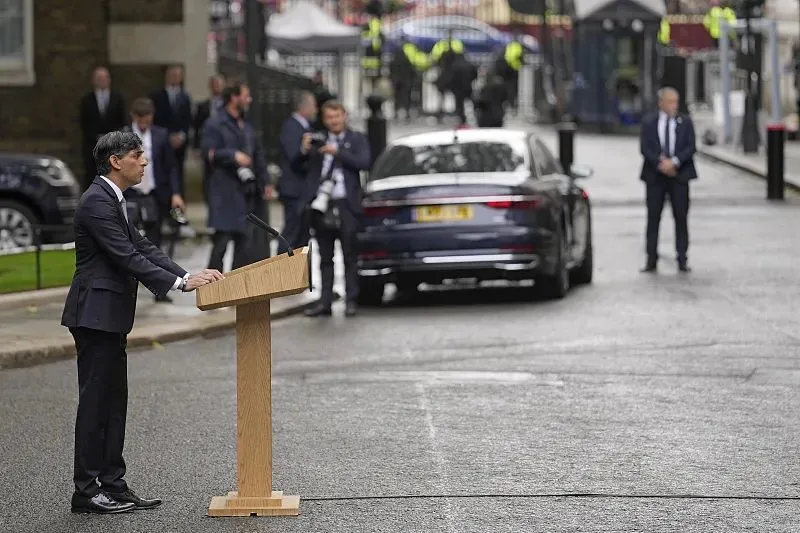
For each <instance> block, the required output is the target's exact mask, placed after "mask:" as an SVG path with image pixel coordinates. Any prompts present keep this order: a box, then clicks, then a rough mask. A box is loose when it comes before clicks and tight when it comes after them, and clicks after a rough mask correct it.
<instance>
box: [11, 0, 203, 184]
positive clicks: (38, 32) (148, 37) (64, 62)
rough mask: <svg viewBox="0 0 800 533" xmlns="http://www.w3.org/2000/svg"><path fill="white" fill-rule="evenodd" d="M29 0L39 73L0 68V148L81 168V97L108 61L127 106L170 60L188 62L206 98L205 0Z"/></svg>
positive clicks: (192, 84) (191, 79) (195, 92)
mask: <svg viewBox="0 0 800 533" xmlns="http://www.w3.org/2000/svg"><path fill="white" fill-rule="evenodd" d="M25 1H26V2H30V3H29V4H26V6H27V7H31V6H32V14H33V24H32V25H31V28H32V44H33V47H32V48H33V57H32V59H33V61H32V65H33V69H32V70H33V71H34V73H35V76H34V77H32V78H31V79H29V80H26V79H24V77H21V76H12V75H11V74H9V73H4V72H3V71H0V102H2V105H0V150H2V151H14V152H35V153H47V154H50V155H54V156H56V157H60V158H62V159H64V160H65V161H66V162H67V163H68V164H69V165H70V166H71V167H72V168H73V169H74V170H77V171H80V169H81V163H80V146H79V142H80V131H79V128H78V102H79V100H80V98H81V97H82V96H83V95H84V94H85V93H86V92H87V91H89V90H90V89H91V83H90V80H91V73H92V70H93V69H94V68H95V67H96V66H98V65H104V66H108V67H109V70H110V72H111V77H112V88H113V89H114V90H117V91H119V92H121V93H122V95H123V97H124V98H125V100H126V104H128V105H130V103H131V102H132V101H133V99H134V98H137V97H139V96H143V95H147V94H149V93H150V92H151V91H152V90H154V89H156V88H158V87H161V85H162V84H163V72H164V67H165V66H166V65H168V64H171V63H179V64H183V65H184V67H185V69H186V78H187V79H186V81H187V90H189V92H190V93H191V94H192V96H193V97H194V99H195V100H199V99H203V98H204V97H205V94H206V91H207V89H206V80H207V78H208V75H209V74H210V73H211V72H210V70H209V68H210V66H209V64H208V61H207V59H206V39H207V35H208V11H207V9H202V8H203V7H204V6H205V7H207V6H206V3H205V2H201V1H199V0H198V1H194V2H193V1H182V0H137V1H136V2H132V1H130V0H103V1H102V2H98V0H69V1H64V0H25ZM98 4H101V5H103V6H104V8H99V9H98ZM184 21H185V22H184ZM4 74H6V75H5V76H4Z"/></svg>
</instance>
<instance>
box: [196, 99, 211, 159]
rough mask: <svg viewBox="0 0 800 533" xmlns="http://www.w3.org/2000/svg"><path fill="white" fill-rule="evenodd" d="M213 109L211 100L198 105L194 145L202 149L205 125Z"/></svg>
mask: <svg viewBox="0 0 800 533" xmlns="http://www.w3.org/2000/svg"><path fill="white" fill-rule="evenodd" d="M210 111H211V102H210V100H206V101H205V102H202V103H200V105H198V106H197V113H196V114H195V117H194V147H195V149H198V150H199V149H200V141H201V139H202V138H203V125H204V124H205V122H206V119H207V118H208V117H209V115H210V114H211V113H210Z"/></svg>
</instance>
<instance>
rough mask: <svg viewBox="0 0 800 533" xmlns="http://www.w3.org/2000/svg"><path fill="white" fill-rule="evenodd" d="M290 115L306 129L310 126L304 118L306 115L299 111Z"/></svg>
mask: <svg viewBox="0 0 800 533" xmlns="http://www.w3.org/2000/svg"><path fill="white" fill-rule="evenodd" d="M292 116H293V117H294V119H295V120H296V121H297V122H299V123H300V125H301V126H303V127H304V128H305V129H308V128H310V127H311V124H309V123H308V120H306V117H304V116H303V115H301V114H300V113H293V114H292Z"/></svg>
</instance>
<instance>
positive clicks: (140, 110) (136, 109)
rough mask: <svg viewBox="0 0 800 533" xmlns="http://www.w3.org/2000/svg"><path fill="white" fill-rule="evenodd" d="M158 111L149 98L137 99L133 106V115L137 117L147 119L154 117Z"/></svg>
mask: <svg viewBox="0 0 800 533" xmlns="http://www.w3.org/2000/svg"><path fill="white" fill-rule="evenodd" d="M155 111H156V106H155V105H154V104H153V101H152V100H150V99H149V98H137V99H136V100H134V101H133V104H131V113H133V116H135V117H140V118H141V117H146V116H148V115H152V114H153V113H155Z"/></svg>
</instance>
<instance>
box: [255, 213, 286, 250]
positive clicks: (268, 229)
mask: <svg viewBox="0 0 800 533" xmlns="http://www.w3.org/2000/svg"><path fill="white" fill-rule="evenodd" d="M247 221H248V222H250V223H251V224H255V225H256V226H258V227H260V228H261V229H263V230H264V231H266V232H267V233H269V234H270V235H272V236H273V237H275V238H276V239H278V241H279V242H280V243H281V244H282V245H284V246H285V247H286V250H287V253H288V254H289V257H292V256H293V255H294V252H293V251H292V247H291V246H289V243H288V242H287V241H286V239H285V238H284V237H283V235H281V234H280V233H278V230H276V229H275V228H273V227H272V226H270V225H269V224H267V223H266V222H264V221H263V220H261V219H260V218H258V217H257V216H256V215H255V214H254V213H248V214H247Z"/></svg>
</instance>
